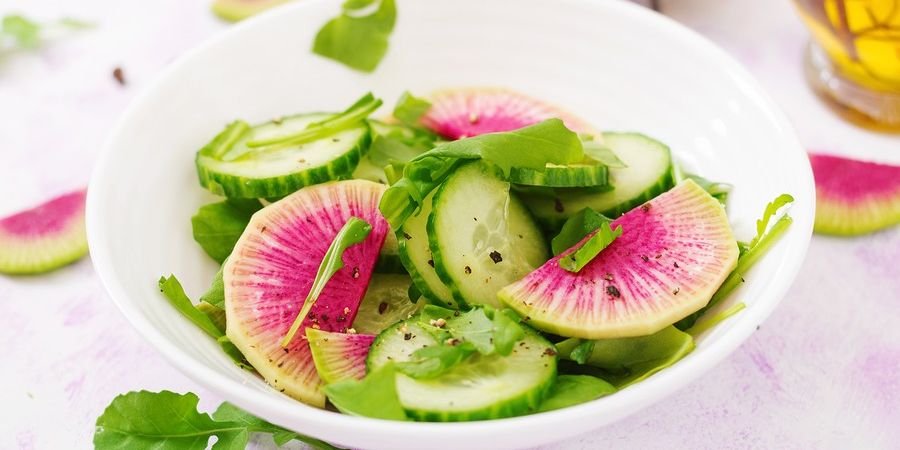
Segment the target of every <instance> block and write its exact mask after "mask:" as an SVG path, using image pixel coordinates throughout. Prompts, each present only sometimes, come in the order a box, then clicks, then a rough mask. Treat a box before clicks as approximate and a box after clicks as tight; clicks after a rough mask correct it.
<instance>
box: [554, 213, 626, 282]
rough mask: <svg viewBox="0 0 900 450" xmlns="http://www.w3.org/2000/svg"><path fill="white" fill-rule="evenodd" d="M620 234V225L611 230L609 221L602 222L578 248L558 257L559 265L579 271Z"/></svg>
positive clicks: (568, 269)
mask: <svg viewBox="0 0 900 450" xmlns="http://www.w3.org/2000/svg"><path fill="white" fill-rule="evenodd" d="M621 235H622V225H619V226H617V227H616V229H615V230H613V229H611V228H610V227H609V222H606V223H603V224H602V225H600V228H599V229H598V230H597V232H596V233H594V235H593V236H591V237H590V238H588V239H587V240H586V241H585V242H584V243H583V244H581V246H580V247H578V249H576V250H575V251H573V252H571V253H569V254H566V255H564V256H563V257H561V258H560V259H559V267H562V268H563V269H564V270H567V271H569V272H578V271H580V270H581V269H582V268H584V266H586V265H587V263H589V262H591V261H592V260H593V259H594V258H595V257H597V255H599V254H600V252H601V251H603V249H605V248H606V247H607V246H609V244H612V242H613V241H614V240H616V238H617V237H619V236H621Z"/></svg>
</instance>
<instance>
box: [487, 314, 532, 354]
mask: <svg viewBox="0 0 900 450" xmlns="http://www.w3.org/2000/svg"><path fill="white" fill-rule="evenodd" d="M493 325H494V331H493V341H494V351H495V352H497V354H499V355H503V356H507V355H509V354H510V353H511V352H512V349H513V347H514V345H515V343H516V342H519V341H520V340H521V339H522V338H523V337H525V330H523V329H522V327H521V326H520V325H519V317H518V316H516V313H514V312H513V311H512V310H511V309H501V310H497V311H494V318H493Z"/></svg>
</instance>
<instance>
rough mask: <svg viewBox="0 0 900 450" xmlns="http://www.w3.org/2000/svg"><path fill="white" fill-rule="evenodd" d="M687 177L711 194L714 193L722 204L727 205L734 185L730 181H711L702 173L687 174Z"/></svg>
mask: <svg viewBox="0 0 900 450" xmlns="http://www.w3.org/2000/svg"><path fill="white" fill-rule="evenodd" d="M684 177H685V178H688V179H691V180H694V182H695V183H697V185H699V186H700V187H702V188H703V189H704V190H705V191H706V192H708V193H709V195H712V196H713V197H714V198H715V199H716V200H718V201H719V203H721V204H722V206H725V203H726V202H727V201H728V194H729V193H730V192H731V188H732V186H731V185H730V184H728V183H718V182H715V181H709V180H707V179H706V178H703V177H701V176H700V175H692V174H685V175H684Z"/></svg>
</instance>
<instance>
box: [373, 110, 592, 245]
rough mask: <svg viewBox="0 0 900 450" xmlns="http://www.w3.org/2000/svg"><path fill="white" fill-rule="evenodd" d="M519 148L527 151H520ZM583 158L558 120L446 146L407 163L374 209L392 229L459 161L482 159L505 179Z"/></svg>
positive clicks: (575, 137) (574, 137) (578, 144)
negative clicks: (515, 172)
mask: <svg viewBox="0 0 900 450" xmlns="http://www.w3.org/2000/svg"><path fill="white" fill-rule="evenodd" d="M523 148H527V149H528V151H527V152H524V151H521V149H523ZM583 157H584V152H583V150H582V147H581V140H579V139H578V135H576V134H575V133H574V132H572V131H571V130H569V129H568V128H566V126H565V125H564V124H563V122H562V121H561V120H559V119H548V120H545V121H543V122H540V123H537V124H534V125H530V126H527V127H524V128H520V129H518V130H514V131H508V132H502V133H489V134H482V135H479V136H474V137H471V138H466V139H459V140H456V141H452V142H447V143H444V144H441V145H439V146H437V147H435V148H434V149H432V150H430V151H427V152H425V153H423V154H421V155H419V156H417V157H416V158H414V159H413V160H411V161H410V162H409V163H407V164H406V165H405V166H404V167H403V178H401V179H399V180H398V181H397V182H395V183H394V184H393V185H392V186H391V187H390V188H388V190H387V191H386V192H385V193H384V195H383V196H382V198H381V203H380V205H379V208H380V209H381V212H382V214H383V215H384V216H385V218H387V220H388V222H389V223H390V224H391V226H392V227H393V228H394V229H397V228H398V227H399V226H400V225H402V224H403V222H405V221H406V219H407V218H409V216H410V215H412V214H413V213H414V212H415V211H417V210H418V208H419V205H420V203H421V202H422V199H424V198H425V196H426V195H428V193H429V192H431V191H432V190H433V189H434V188H435V187H437V186H438V185H439V184H441V182H443V180H444V179H445V178H446V177H447V176H448V175H449V174H450V173H452V172H453V171H454V170H455V169H456V168H457V167H458V166H459V165H460V164H462V163H463V162H466V161H470V160H475V159H483V160H485V161H487V162H490V163H493V164H495V165H496V166H497V167H499V168H500V170H502V171H503V172H504V174H506V175H508V174H509V170H510V168H512V167H513V166H515V167H524V168H530V169H535V170H538V171H543V170H545V169H546V167H547V164H548V163H553V164H568V163H572V162H577V161H580V160H581V159H583Z"/></svg>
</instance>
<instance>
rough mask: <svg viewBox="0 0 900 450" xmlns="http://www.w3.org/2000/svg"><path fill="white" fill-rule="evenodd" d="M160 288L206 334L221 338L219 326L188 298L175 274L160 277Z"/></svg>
mask: <svg viewBox="0 0 900 450" xmlns="http://www.w3.org/2000/svg"><path fill="white" fill-rule="evenodd" d="M159 290H160V291H161V292H162V293H163V295H165V296H166V298H167V299H169V303H170V304H171V305H172V306H174V307H175V309H177V310H178V312H180V313H181V314H182V315H184V316H185V317H187V318H188V320H190V321H191V322H193V323H194V325H197V326H198V327H199V328H200V329H201V330H203V331H205V332H206V334H208V335H210V336H212V337H213V338H219V337H220V336H222V332H221V331H219V328H218V327H217V326H216V324H215V323H213V321H212V320H210V318H209V317H207V316H206V314H203V313H202V312H200V311H199V310H198V309H197V308H196V307H194V304H193V303H192V302H191V299H190V298H188V296H187V294H185V293H184V288H183V287H181V283H180V282H179V281H178V279H177V278H175V275H169V278H166V277H160V279H159Z"/></svg>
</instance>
